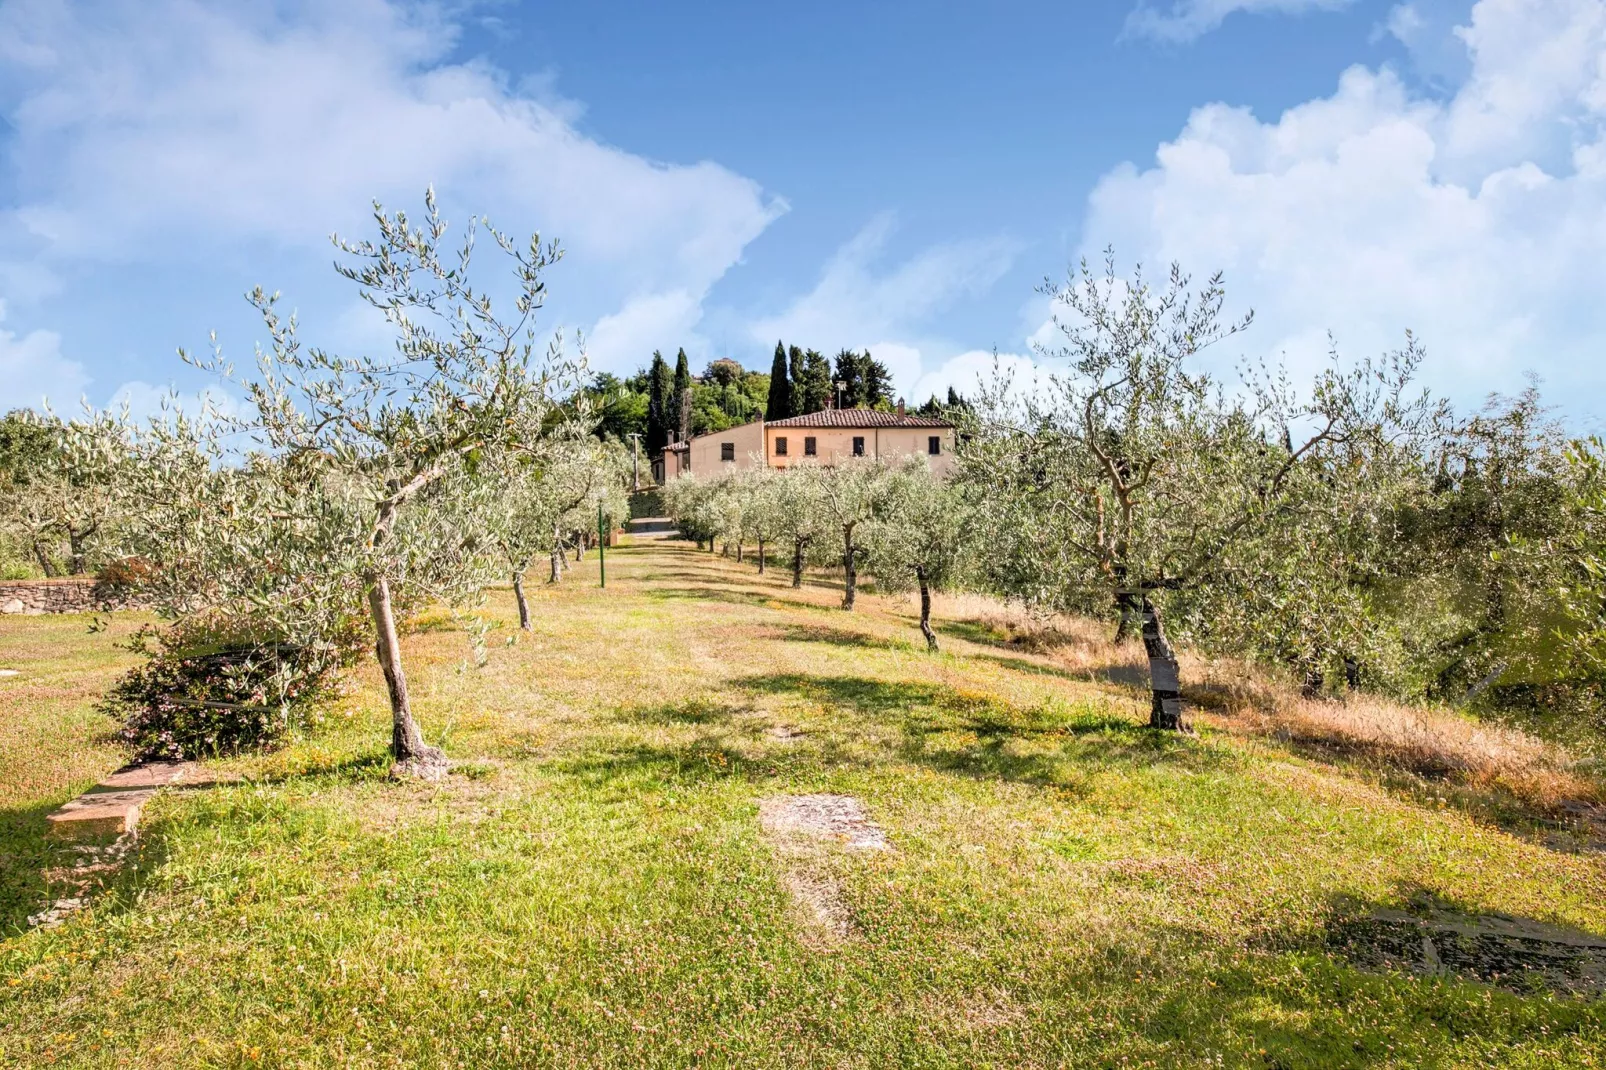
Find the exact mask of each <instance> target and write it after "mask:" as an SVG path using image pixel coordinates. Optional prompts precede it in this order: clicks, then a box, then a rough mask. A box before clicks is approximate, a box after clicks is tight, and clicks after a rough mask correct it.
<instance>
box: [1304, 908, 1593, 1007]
mask: <svg viewBox="0 0 1606 1070" xmlns="http://www.w3.org/2000/svg"><path fill="white" fill-rule="evenodd" d="M1282 943H1283V944H1284V945H1285V946H1289V947H1294V948H1303V949H1307V950H1319V951H1321V952H1323V953H1325V954H1327V955H1329V956H1332V957H1333V958H1335V959H1337V960H1339V961H1342V962H1346V963H1348V964H1350V965H1352V966H1354V967H1355V968H1357V969H1360V970H1363V971H1366V972H1369V973H1395V974H1399V973H1405V974H1411V975H1415V976H1417V977H1421V978H1459V979H1461V980H1464V981H1474V982H1478V983H1481V984H1487V985H1493V986H1495V987H1498V988H1504V989H1506V990H1507V991H1510V992H1515V993H1517V994H1518V995H1525V996H1532V995H1542V994H1544V993H1546V992H1565V993H1574V994H1579V995H1584V996H1598V995H1600V994H1602V993H1606V936H1602V935H1600V934H1597V933H1591V932H1585V931H1584V930H1581V929H1575V928H1572V927H1570V926H1563V925H1556V924H1554V923H1551V922H1545V921H1540V920H1538V919H1536V918H1528V917H1521V916H1518V915H1514V914H1506V913H1500V912H1487V911H1478V910H1476V909H1473V908H1471V907H1469V906H1468V905H1466V904H1463V903H1458V902H1456V901H1455V900H1454V898H1453V897H1450V896H1446V895H1444V894H1442V893H1440V892H1436V891H1434V890H1433V889H1430V888H1427V887H1424V886H1421V885H1418V884H1414V883H1408V882H1407V883H1401V884H1400V885H1399V886H1398V887H1397V888H1396V889H1395V893H1394V895H1392V896H1390V897H1389V898H1388V899H1386V900H1369V899H1364V898H1358V897H1355V896H1350V895H1334V896H1332V897H1331V898H1330V899H1329V901H1328V910H1327V912H1326V916H1325V918H1324V919H1323V921H1322V922H1321V924H1320V925H1319V926H1318V927H1316V928H1315V929H1314V930H1312V931H1308V932H1303V933H1298V934H1292V935H1289V936H1285V937H1283V939H1282Z"/></svg>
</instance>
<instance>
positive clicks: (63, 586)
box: [0, 576, 112, 614]
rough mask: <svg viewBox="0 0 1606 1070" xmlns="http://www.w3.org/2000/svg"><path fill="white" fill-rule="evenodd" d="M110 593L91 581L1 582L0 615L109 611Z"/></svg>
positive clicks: (81, 579)
mask: <svg viewBox="0 0 1606 1070" xmlns="http://www.w3.org/2000/svg"><path fill="white" fill-rule="evenodd" d="M111 601H112V600H111V599H110V598H108V597H107V592H106V591H105V590H104V589H102V588H101V587H100V586H99V585H98V584H96V582H95V581H94V580H92V579H88V578H84V577H77V576H74V577H69V578H67V579H58V580H0V613H28V614H37V613H88V612H90V611H92V610H96V609H110V608H112V606H111Z"/></svg>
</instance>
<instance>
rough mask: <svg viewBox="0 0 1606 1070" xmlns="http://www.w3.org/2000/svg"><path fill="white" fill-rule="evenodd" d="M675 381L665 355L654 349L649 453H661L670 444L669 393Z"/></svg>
mask: <svg viewBox="0 0 1606 1070" xmlns="http://www.w3.org/2000/svg"><path fill="white" fill-rule="evenodd" d="M674 388H675V382H674V379H673V378H672V377H671V376H670V374H669V365H668V364H666V363H664V355H663V354H662V353H660V352H658V351H657V350H653V354H652V367H651V368H649V369H648V371H647V453H648V455H649V456H650V455H652V454H655V453H659V452H661V451H662V450H663V448H664V447H665V446H667V445H668V444H669V429H670V427H671V426H672V424H671V419H672V418H671V416H670V410H669V404H670V402H669V395H670V394H671V393H672V392H673V391H674Z"/></svg>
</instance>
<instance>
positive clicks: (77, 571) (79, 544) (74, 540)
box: [67, 528, 95, 576]
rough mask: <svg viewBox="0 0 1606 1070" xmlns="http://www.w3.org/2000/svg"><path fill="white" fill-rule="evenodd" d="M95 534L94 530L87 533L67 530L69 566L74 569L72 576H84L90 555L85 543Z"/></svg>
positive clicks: (91, 529)
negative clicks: (86, 550)
mask: <svg viewBox="0 0 1606 1070" xmlns="http://www.w3.org/2000/svg"><path fill="white" fill-rule="evenodd" d="M94 533H95V529H94V528H90V529H89V530H87V531H74V530H72V529H71V528H68V529H67V554H68V557H69V558H70V561H69V562H68V564H69V565H70V567H71V568H72V575H74V576H82V575H83V574H84V568H85V566H86V564H87V563H88V558H89V555H88V554H87V553H86V552H85V549H84V543H85V542H86V541H87V540H88V539H89V537H90V536H91V535H93V534H94Z"/></svg>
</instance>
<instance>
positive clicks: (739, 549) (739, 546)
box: [736, 539, 742, 565]
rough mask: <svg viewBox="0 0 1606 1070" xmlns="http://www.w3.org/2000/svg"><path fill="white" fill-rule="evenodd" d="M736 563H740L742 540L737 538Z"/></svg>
mask: <svg viewBox="0 0 1606 1070" xmlns="http://www.w3.org/2000/svg"><path fill="white" fill-rule="evenodd" d="M736 563H737V564H738V565H739V564H741V563H742V540H741V539H737V540H736Z"/></svg>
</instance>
